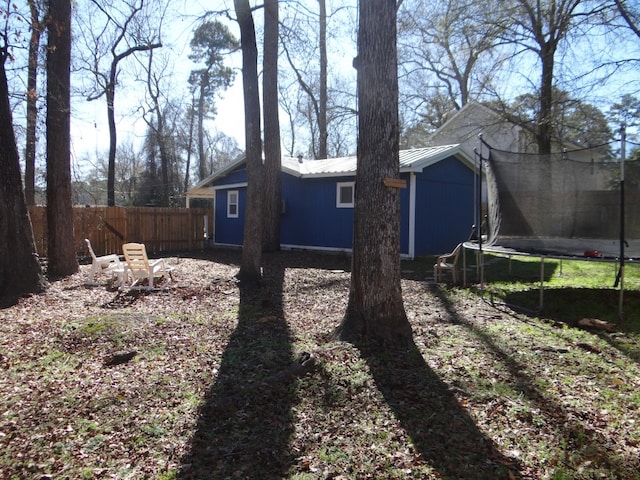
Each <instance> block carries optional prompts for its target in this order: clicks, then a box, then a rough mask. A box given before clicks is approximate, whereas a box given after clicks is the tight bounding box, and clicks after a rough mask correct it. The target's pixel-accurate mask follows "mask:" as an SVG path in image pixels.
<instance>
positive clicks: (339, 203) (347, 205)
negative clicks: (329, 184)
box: [336, 182, 356, 208]
mask: <svg viewBox="0 0 640 480" xmlns="http://www.w3.org/2000/svg"><path fill="white" fill-rule="evenodd" d="M344 187H351V202H342V201H341V197H340V192H341V190H342V189H343V188H344ZM355 196H356V182H338V183H337V184H336V208H353V206H354V203H355Z"/></svg>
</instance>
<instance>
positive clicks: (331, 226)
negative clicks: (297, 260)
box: [280, 174, 354, 249]
mask: <svg viewBox="0 0 640 480" xmlns="http://www.w3.org/2000/svg"><path fill="white" fill-rule="evenodd" d="M353 180H354V177H331V178H306V179H301V178H298V177H294V176H291V175H288V174H283V175H282V198H283V199H284V200H285V213H284V214H283V215H282V218H281V226H280V228H281V235H280V238H281V242H282V243H283V244H285V245H299V246H313V247H324V248H335V249H346V248H351V244H352V241H353V208H337V207H336V185H337V183H338V182H352V181H353Z"/></svg>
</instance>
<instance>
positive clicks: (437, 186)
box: [415, 157, 474, 256]
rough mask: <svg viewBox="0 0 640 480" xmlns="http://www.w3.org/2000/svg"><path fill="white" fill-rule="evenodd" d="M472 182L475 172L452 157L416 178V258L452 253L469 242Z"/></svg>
mask: <svg viewBox="0 0 640 480" xmlns="http://www.w3.org/2000/svg"><path fill="white" fill-rule="evenodd" d="M473 178H474V175H473V172H472V171H471V170H470V169H469V168H468V167H466V166H465V165H463V164H462V163H461V162H459V161H458V160H456V159H455V158H453V157H451V158H447V159H445V160H442V161H440V162H438V163H436V164H435V165H432V166H430V167H429V168H426V169H425V170H424V171H423V172H422V173H420V174H418V175H417V177H416V248H415V255H416V256H420V255H430V254H431V255H433V254H439V253H445V252H448V251H451V249H453V248H454V247H455V246H456V245H457V244H458V243H460V242H462V241H465V240H467V239H468V238H469V233H470V232H471V226H472V225H473V200H474V199H473Z"/></svg>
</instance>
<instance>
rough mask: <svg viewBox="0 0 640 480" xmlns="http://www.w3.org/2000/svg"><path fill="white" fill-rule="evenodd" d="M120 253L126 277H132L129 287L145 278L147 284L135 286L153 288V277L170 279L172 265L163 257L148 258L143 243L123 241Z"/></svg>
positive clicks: (134, 285)
mask: <svg viewBox="0 0 640 480" xmlns="http://www.w3.org/2000/svg"><path fill="white" fill-rule="evenodd" d="M122 253H123V254H124V259H125V262H126V267H125V268H126V275H125V278H126V279H129V278H130V279H132V280H133V283H132V284H131V285H130V288H135V287H136V286H137V285H138V283H139V282H140V281H142V280H147V282H148V286H146V287H140V286H139V287H137V288H144V289H148V290H153V279H154V277H165V278H169V279H171V280H172V277H171V272H172V270H173V267H171V266H170V265H167V264H166V263H165V261H164V259H163V258H160V259H157V260H149V258H148V257H147V249H146V247H145V246H144V243H125V244H124V245H122Z"/></svg>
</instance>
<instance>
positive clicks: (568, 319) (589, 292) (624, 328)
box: [505, 287, 640, 362]
mask: <svg viewBox="0 0 640 480" xmlns="http://www.w3.org/2000/svg"><path fill="white" fill-rule="evenodd" d="M539 296H540V294H539V292H538V291H524V292H511V293H509V294H508V295H506V296H505V303H506V305H507V306H509V307H510V308H512V309H514V310H518V311H520V312H521V313H525V314H527V315H529V316H532V317H542V318H545V319H547V320H550V321H552V322H556V323H558V324H564V325H568V326H570V327H577V326H579V323H578V322H579V321H580V320H582V319H583V318H585V313H584V312H589V318H595V319H598V320H603V321H605V322H608V323H609V324H611V325H614V326H615V332H606V331H602V330H597V329H592V331H593V333H594V334H596V335H598V336H599V337H600V338H602V339H603V340H605V341H606V342H607V343H609V344H610V345H611V346H612V347H614V348H616V349H617V350H618V351H620V352H621V353H623V354H624V355H626V356H627V357H629V358H630V359H632V360H634V361H635V362H640V336H639V334H640V292H638V291H635V290H630V291H625V292H624V305H623V319H620V315H619V313H620V311H619V301H620V291H619V290H616V289H613V288H610V289H605V288H570V287H565V288H550V289H546V290H545V291H544V308H543V310H542V311H541V312H538V311H537V309H536V307H535V305H536V302H539Z"/></svg>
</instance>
